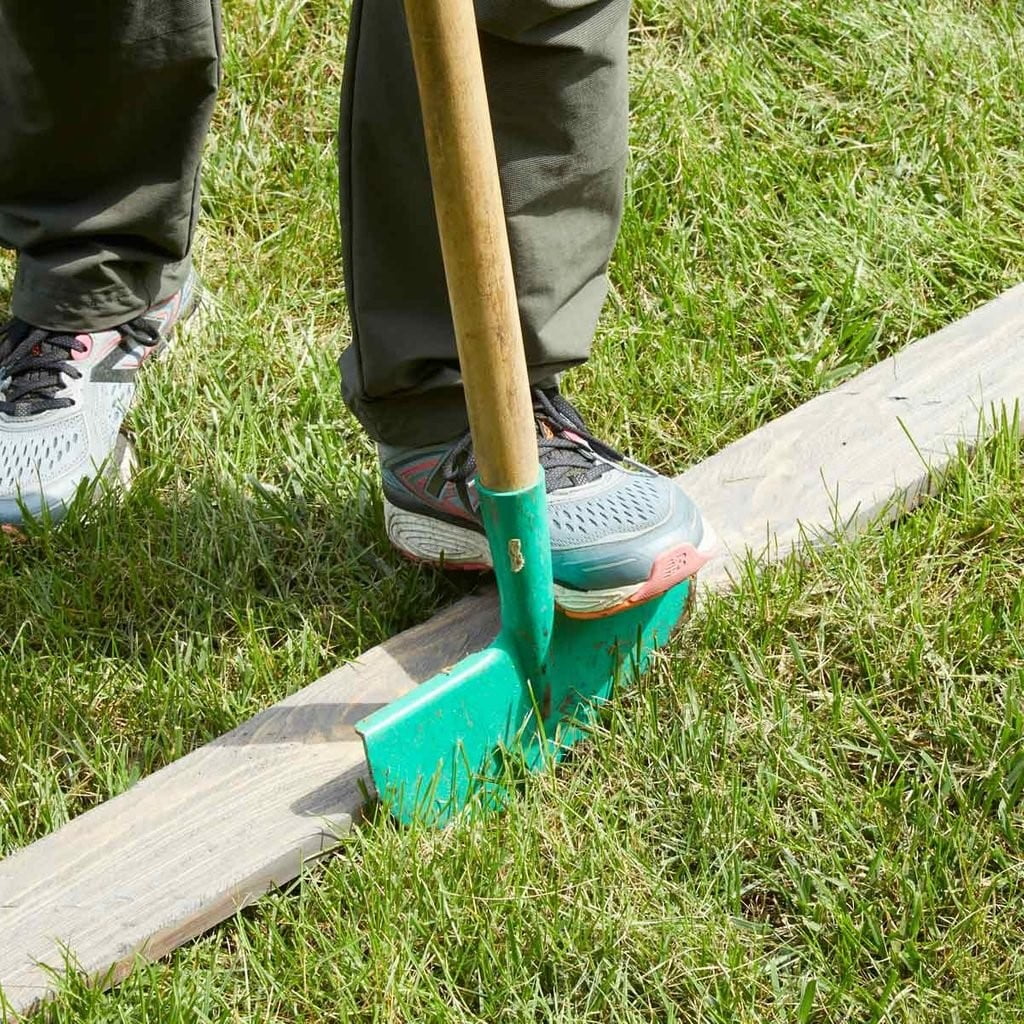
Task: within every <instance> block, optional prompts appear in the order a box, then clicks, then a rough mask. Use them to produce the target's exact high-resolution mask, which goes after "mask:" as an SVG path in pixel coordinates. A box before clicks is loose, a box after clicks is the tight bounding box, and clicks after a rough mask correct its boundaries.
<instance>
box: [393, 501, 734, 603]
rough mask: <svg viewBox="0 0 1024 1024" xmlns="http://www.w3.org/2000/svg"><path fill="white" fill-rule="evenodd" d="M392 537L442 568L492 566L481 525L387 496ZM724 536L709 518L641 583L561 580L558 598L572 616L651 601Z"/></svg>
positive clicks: (707, 556)
mask: <svg viewBox="0 0 1024 1024" xmlns="http://www.w3.org/2000/svg"><path fill="white" fill-rule="evenodd" d="M384 525H385V527H386V529H387V534H388V539H389V540H390V541H391V543H392V544H393V545H394V546H395V547H396V548H397V549H398V551H400V552H401V553H402V554H403V555H405V556H406V557H407V558H410V559H412V560H413V561H415V562H420V563H423V564H426V565H433V566H436V567H438V568H442V569H454V570H462V571H465V570H474V571H481V570H486V569H490V568H491V567H492V562H491V552H490V549H489V548H488V545H487V538H486V537H485V536H484V535H483V534H482V533H478V532H477V531H476V530H471V529H468V528H464V527H461V526H456V525H454V524H453V523H446V522H443V521H441V520H438V519H433V518H431V517H430V516H426V515H421V514H420V513H418V512H409V511H407V510H406V509H402V508H398V506H396V505H393V504H392V503H391V502H390V501H388V500H387V498H385V499H384ZM717 549H718V539H717V537H716V536H715V533H714V531H713V530H712V529H711V527H710V526H708V525H707V523H705V524H704V533H703V536H702V538H701V542H700V544H699V545H698V546H697V547H694V545H692V544H679V545H677V546H676V547H674V548H670V549H669V550H668V551H665V552H663V553H662V554H661V555H659V556H658V557H657V558H656V559H655V561H654V565H653V566H652V567H651V572H650V575H649V576H648V577H647V579H646V580H642V581H641V582H639V583H631V584H628V585H627V586H623V587H611V588H608V589H604V590H574V589H573V588H571V587H566V586H563V585H562V584H560V583H557V582H556V583H555V585H554V588H555V604H556V605H557V606H558V607H559V608H560V609H561V610H562V611H563V612H564V613H565V614H566V615H567V616H569V618H572V619H601V618H604V617H606V616H608V615H615V614H616V613H617V612H621V611H625V610H626V609H627V608H632V607H634V606H635V605H638V604H643V603H644V602H646V601H650V600H652V599H653V598H655V597H658V596H659V595H661V594H664V593H665V591H666V590H670V589H671V588H672V587H674V586H676V585H677V584H679V583H682V582H683V580H686V579H689V578H690V577H691V576H694V575H695V574H696V573H697V572H699V571H700V570H701V569H702V568H703V567H704V566H705V565H706V564H707V563H708V562H709V561H710V560H711V558H713V557H714V555H715V552H716V551H717Z"/></svg>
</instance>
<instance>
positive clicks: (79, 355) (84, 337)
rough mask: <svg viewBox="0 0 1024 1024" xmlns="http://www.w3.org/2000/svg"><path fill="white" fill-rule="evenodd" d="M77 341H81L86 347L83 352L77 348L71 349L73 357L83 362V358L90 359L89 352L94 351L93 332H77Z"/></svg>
mask: <svg viewBox="0 0 1024 1024" xmlns="http://www.w3.org/2000/svg"><path fill="white" fill-rule="evenodd" d="M75 341H77V342H80V343H81V344H82V345H84V346H85V348H83V349H82V351H81V352H78V351H76V350H75V349H72V350H71V358H72V359H73V360H74V361H75V362H76V363H78V362H81V361H82V360H83V359H88V358H89V354H90V353H91V352H92V335H91V334H76V335H75Z"/></svg>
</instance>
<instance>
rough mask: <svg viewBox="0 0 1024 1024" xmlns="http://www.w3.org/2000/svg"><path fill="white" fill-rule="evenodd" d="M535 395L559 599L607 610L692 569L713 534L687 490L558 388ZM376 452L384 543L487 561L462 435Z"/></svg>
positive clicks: (658, 590)
mask: <svg viewBox="0 0 1024 1024" xmlns="http://www.w3.org/2000/svg"><path fill="white" fill-rule="evenodd" d="M533 397H534V417H535V419H536V423H537V443H538V448H539V451H540V463H541V466H542V467H543V470H544V476H545V483H546V486H547V495H548V512H549V517H550V524H551V546H552V563H553V570H554V582H555V598H556V601H557V603H558V605H559V607H560V608H561V609H562V610H563V611H564V612H565V613H566V614H567V615H570V616H574V617H577V618H597V617H600V616H604V615H612V614H614V613H615V612H617V611H621V610H622V609H624V608H627V607H629V606H630V605H635V604H640V603H641V602H643V601H649V600H650V599H651V598H654V597H657V596H658V595H659V594H662V593H664V592H665V591H666V590H668V589H669V588H670V587H672V586H674V585H675V584H677V583H680V582H681V581H682V580H684V579H686V578H688V577H690V576H692V575H693V574H694V573H696V572H697V570H698V569H700V568H701V566H703V565H704V564H705V562H707V561H708V559H709V558H710V557H711V555H712V554H713V552H714V549H715V547H716V541H715V537H714V534H713V532H712V531H711V529H710V527H708V525H707V524H706V523H705V522H704V520H703V518H702V517H701V514H700V511H699V509H698V508H697V506H696V505H695V504H694V503H693V502H692V501H691V500H690V499H689V498H688V497H687V496H686V494H684V493H683V491H682V490H681V489H680V488H679V487H678V486H677V485H676V484H675V483H673V481H672V480H670V479H668V478H667V477H664V476H660V475H659V474H657V473H655V472H654V471H653V470H651V469H648V468H647V467H645V466H641V465H639V464H637V463H634V462H631V461H630V460H628V459H625V458H624V457H623V456H622V455H620V454H619V453H618V452H616V451H615V450H614V449H613V448H611V447H609V446H608V445H607V444H605V443H604V442H602V441H599V440H598V439H597V438H596V437H594V436H593V435H592V434H590V432H589V431H588V430H587V429H586V427H585V426H584V425H583V421H582V419H581V418H580V415H579V413H578V412H577V411H576V410H575V409H574V408H573V407H572V405H571V404H570V403H569V402H568V401H567V400H566V399H565V398H564V397H563V396H562V395H560V394H559V393H558V392H557V391H555V390H545V391H541V390H540V389H534V392H533ZM380 458H381V470H382V476H383V483H384V515H385V522H386V525H387V532H388V537H389V538H390V540H391V543H392V544H394V545H395V547H396V548H398V550H399V551H401V552H402V553H403V554H405V555H407V556H409V557H410V558H413V559H415V560H417V561H421V562H428V563H431V564H434V565H443V566H444V567H445V568H450V569H485V568H490V566H491V555H490V551H489V549H488V546H487V538H486V536H485V535H484V530H483V526H482V525H481V522H480V515H479V511H478V504H477V499H476V488H475V478H476V462H475V460H474V458H473V453H472V442H471V439H470V436H469V434H468V433H467V434H466V435H465V436H463V437H462V438H461V440H459V441H457V442H454V443H452V442H449V443H448V444H446V445H430V446H428V447H424V448H400V447H392V446H387V445H381V446H380Z"/></svg>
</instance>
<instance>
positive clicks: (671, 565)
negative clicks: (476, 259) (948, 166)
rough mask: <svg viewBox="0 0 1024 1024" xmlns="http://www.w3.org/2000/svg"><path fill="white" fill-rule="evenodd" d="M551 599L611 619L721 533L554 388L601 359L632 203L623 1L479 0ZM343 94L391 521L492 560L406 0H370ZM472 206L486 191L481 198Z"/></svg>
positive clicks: (361, 321) (360, 304)
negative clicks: (623, 216)
mask: <svg viewBox="0 0 1024 1024" xmlns="http://www.w3.org/2000/svg"><path fill="white" fill-rule="evenodd" d="M476 8H477V13H478V16H479V21H480V26H481V42H482V49H483V57H484V70H485V73H486V76H487V82H488V92H489V100H490V105H491V117H492V121H493V122H494V131H495V142H496V148H497V151H498V161H499V165H500V172H501V178H502V190H503V193H504V199H505V206H506V215H507V219H508V226H509V236H510V242H511V246H512V262H513V268H514V270H515V275H516V290H517V293H518V296H519V307H520V315H521V318H522V323H523V334H524V338H525V343H526V355H527V363H528V365H529V369H530V374H531V381H532V383H533V384H534V385H539V387H537V386H535V388H534V416H535V418H536V422H537V440H538V452H539V456H540V464H541V467H542V469H543V472H544V479H545V483H546V488H547V496H548V497H547V500H548V513H549V519H550V527H551V541H552V566H553V572H554V584H555V596H556V600H557V601H558V603H559V605H560V606H561V608H562V609H563V610H564V611H566V612H567V613H568V614H571V615H579V616H596V615H607V614H611V613H612V612H615V611H617V610H620V609H622V608H625V607H627V606H629V605H631V604H635V603H638V602H641V601H645V600H648V599H650V598H652V597H655V596H657V595H658V594H660V593H663V592H664V591H665V590H666V589H668V588H669V587H671V586H673V585H674V584H675V583H678V582H680V581H681V580H682V579H685V578H686V577H687V576H690V575H692V574H693V573H695V572H696V571H697V570H698V569H699V568H700V567H701V565H703V564H704V562H705V561H706V560H707V558H708V557H709V554H710V551H711V550H712V547H713V544H714V540H713V534H712V533H711V531H710V530H707V529H706V528H705V525H704V521H703V519H702V518H701V515H700V512H699V510H698V509H697V508H696V506H695V505H694V504H693V502H691V501H690V500H689V499H688V498H687V497H686V495H685V494H683V493H682V491H680V490H679V489H678V488H677V487H676V486H675V485H674V484H673V483H672V481H671V480H668V479H667V478H665V477H662V476H658V475H657V474H656V473H653V472H651V471H649V470H644V469H642V468H641V467H636V466H631V465H630V464H629V463H627V462H626V461H625V460H624V459H623V457H622V456H621V455H620V454H618V453H617V452H616V451H615V450H614V449H612V448H610V447H609V446H608V445H606V444H604V443H603V442H601V441H600V440H598V439H597V438H595V437H593V436H592V435H591V434H590V433H589V432H588V431H587V429H586V427H585V426H584V424H583V422H582V421H581V419H580V417H579V415H578V413H577V412H576V411H575V409H573V407H572V406H571V405H570V404H569V402H568V401H566V400H565V399H564V398H563V397H562V396H561V395H560V394H558V392H557V391H556V390H555V389H554V388H553V387H552V385H553V383H554V377H555V375H556V374H557V373H558V372H559V371H560V370H563V369H565V368H567V367H569V366H573V365H575V364H577V363H580V362H582V361H583V360H584V359H586V357H587V355H588V353H589V350H590V345H591V341H592V339H593V335H594V328H595V326H596V323H597V318H598V314H599V312H600V308H601V304H602V302H603V300H604V297H605V291H606V280H605V270H606V267H607V264H608V259H609V257H610V255H611V251H612V246H613V244H614V241H615V235H616V232H617V230H618V224H619V217H620V213H621V208H622V198H623V183H624V175H625V166H626V145H627V79H626V43H627V29H628V16H629V3H628V0H477V5H476ZM350 46H351V49H350V52H349V59H348V72H347V76H346V85H345V90H344V104H343V117H342V144H341V171H342V224H343V232H344V235H345V252H346V274H347V285H348V293H349V303H350V307H351V313H352V321H353V334H354V341H353V344H352V346H351V347H350V348H349V349H348V350H347V351H346V352H345V353H344V355H343V356H342V372H343V377H344V390H345V396H346V399H347V401H348V402H349V405H350V407H351V408H352V409H353V411H354V412H355V414H356V416H358V417H359V419H360V420H361V422H362V423H363V425H364V426H365V427H366V429H367V430H368V431H369V433H370V434H371V436H372V437H374V438H375V439H376V440H377V441H378V442H381V444H380V453H381V469H382V479H383V488H384V516H385V522H386V525H387V531H388V536H389V537H390V538H391V541H392V543H394V544H395V546H396V547H398V548H399V549H400V550H401V551H403V552H405V553H406V554H408V555H410V556H412V557H413V558H416V559H420V560H423V561H429V562H436V563H440V564H444V565H447V566H449V567H464V568H481V567H484V566H486V565H488V564H489V563H490V551H489V545H488V543H487V538H486V536H485V535H484V531H483V527H482V525H481V522H480V516H479V511H478V508H477V503H476V498H475V494H474V487H475V469H474V465H475V464H474V461H473V459H472V457H471V440H470V439H469V438H468V437H463V438H462V439H461V440H459V438H460V435H463V434H464V432H465V429H466V412H465V403H464V399H463V395H462V392H461V389H460V387H459V373H458V359H457V355H456V349H455V342H454V337H453V330H452V323H451V316H450V312H449V308H448V297H447V290H446V288H445V282H444V271H443V267H442V261H441V255H440V247H439V243H438V237H437V226H436V223H435V220H434V212H433V209H434V208H433V202H432V198H431V191H430V180H429V174H428V171H427V162H426V156H425V153H424V143H423V137H422V135H423V130H422V126H421V122H420V116H419V105H418V100H417V94H416V87H415V79H414V74H413V69H412V64H411V58H410V55H409V45H408V38H407V35H406V31H405V27H404V21H403V18H402V13H401V0H364V2H362V3H359V2H358V0H357V3H356V9H355V11H354V13H353V25H352V33H351V43H350ZM467 198H468V199H469V200H470V201H472V197H471V196H470V197H467Z"/></svg>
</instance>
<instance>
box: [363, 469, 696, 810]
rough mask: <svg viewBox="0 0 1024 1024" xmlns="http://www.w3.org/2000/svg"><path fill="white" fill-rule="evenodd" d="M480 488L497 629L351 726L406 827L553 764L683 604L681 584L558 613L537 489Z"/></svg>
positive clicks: (491, 798)
mask: <svg viewBox="0 0 1024 1024" xmlns="http://www.w3.org/2000/svg"><path fill="white" fill-rule="evenodd" d="M478 487H479V485H478ZM479 490H480V496H481V510H482V512H483V515H484V523H485V526H486V529H487V536H488V540H489V542H490V545H491V550H492V555H493V556H494V564H495V575H496V577H497V581H498V590H499V595H500V598H501V615H502V628H501V632H500V633H499V635H498V636H497V638H496V639H495V640H494V642H493V643H492V644H491V645H490V646H489V647H487V648H485V649H484V650H482V651H480V652H478V653H476V654H472V655H470V656H469V657H467V658H464V659H463V660H462V661H461V662H459V664H457V665H456V666H454V667H453V668H452V669H451V670H449V671H446V672H442V673H440V674H438V675H436V676H434V677H433V678H432V679H430V680H428V681H427V682H425V683H423V684H422V685H421V686H418V687H417V688H416V689H415V690H413V691H412V692H411V693H409V694H406V696H404V697H402V698H400V699H399V700H397V701H395V702H394V703H392V704H389V705H388V706H387V707H384V708H381V709H380V710H379V711H377V712H375V713H374V714H372V715H370V716H368V717H367V718H364V719H363V720H362V721H361V722H359V723H358V724H357V725H356V729H357V730H358V731H359V733H360V734H361V735H362V737H363V743H364V745H365V748H366V758H367V761H368V763H369V765H370V772H371V775H372V776H373V781H374V785H375V786H376V788H377V792H378V793H379V794H380V796H381V798H382V800H383V801H384V803H385V804H386V805H387V807H388V808H389V810H390V811H391V813H392V814H394V816H395V817H396V818H398V819H399V820H400V821H402V822H404V823H409V822H412V821H414V820H416V821H422V822H425V823H429V824H432V825H441V824H443V823H444V822H445V821H447V820H448V819H449V818H450V817H451V816H452V815H454V814H456V813H458V811H459V810H461V809H462V808H463V807H464V806H465V805H466V803H467V802H468V801H469V800H470V799H471V798H473V797H474V796H476V797H477V798H479V799H480V800H481V801H482V804H483V806H489V805H490V806H494V805H499V804H500V803H501V802H502V799H503V795H504V794H503V790H502V785H501V781H500V780H501V777H502V775H503V769H504V766H505V763H506V762H507V759H508V758H509V757H511V758H513V759H514V760H515V761H516V762H517V763H518V764H521V765H522V766H523V767H525V768H526V769H528V770H530V771H536V770H537V769H539V768H540V767H541V766H543V765H544V764H545V763H548V762H549V761H550V760H551V759H553V758H558V757H560V756H561V755H562V754H563V753H564V752H565V751H566V750H567V749H568V748H569V747H570V746H571V745H572V744H573V743H574V742H576V741H577V740H578V739H579V738H580V737H581V736H582V735H583V734H584V733H585V730H586V726H587V724H588V723H589V722H591V721H592V720H593V715H594V713H595V706H596V705H598V704H600V702H601V701H604V700H606V699H607V698H608V697H609V696H610V695H611V693H612V691H613V690H614V688H615V686H616V684H617V683H619V682H620V681H621V680H629V679H630V678H631V677H633V676H634V675H636V674H637V673H639V672H641V671H642V670H643V669H644V667H645V666H646V664H647V661H648V658H649V655H650V653H651V652H652V651H653V650H655V649H656V648H658V647H660V646H662V645H663V644H665V643H666V642H667V641H668V639H669V638H670V636H671V634H672V631H673V630H674V629H675V627H676V626H677V624H678V623H679V621H680V620H681V619H682V617H683V615H684V613H685V611H686V606H687V604H688V600H689V595H690V584H689V582H688V581H687V582H684V583H681V584H679V585H678V586H676V587H674V588H672V589H671V590H669V591H668V592H666V593H665V594H663V595H661V596H660V597H658V598H655V599H654V600H652V601H648V602H646V603H645V604H642V605H638V606H637V607H635V608H631V609H629V610H627V611H624V612H620V613H619V614H617V615H613V616H609V617H607V618H601V619H571V618H568V617H567V616H565V615H563V614H562V613H560V612H555V609H554V597H553V588H552V583H551V549H550V539H549V534H548V526H547V512H546V499H545V494H544V488H543V484H538V485H537V486H536V487H534V488H531V489H529V490H526V491H521V492H512V493H508V494H501V493H496V492H488V491H487V490H486V489H485V488H482V487H480V488H479Z"/></svg>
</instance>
